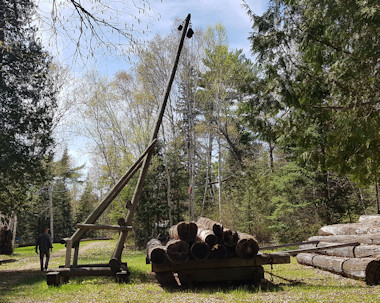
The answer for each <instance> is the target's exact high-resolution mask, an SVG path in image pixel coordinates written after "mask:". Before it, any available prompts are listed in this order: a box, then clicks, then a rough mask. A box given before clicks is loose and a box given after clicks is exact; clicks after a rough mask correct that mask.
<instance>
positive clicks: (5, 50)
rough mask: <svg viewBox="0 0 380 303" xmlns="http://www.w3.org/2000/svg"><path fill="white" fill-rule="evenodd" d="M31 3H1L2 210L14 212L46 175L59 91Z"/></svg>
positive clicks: (0, 127)
mask: <svg viewBox="0 0 380 303" xmlns="http://www.w3.org/2000/svg"><path fill="white" fill-rule="evenodd" d="M33 12H34V5H33V2H32V1H6V0H3V1H0V100H1V107H0V141H1V145H0V195H1V198H0V203H1V204H0V205H1V206H2V207H1V211H2V212H3V213H5V214H7V213H9V212H10V211H11V210H12V208H13V209H14V208H16V207H17V205H19V204H20V203H22V201H23V200H24V199H25V197H24V198H22V197H23V196H24V195H25V194H26V192H27V190H28V189H29V188H30V186H31V185H35V184H37V183H39V182H42V181H43V179H44V178H45V176H46V167H45V164H44V163H45V161H48V158H49V156H50V155H51V151H52V149H51V148H52V144H53V138H52V123H53V122H52V121H53V115H54V109H55V108H56V92H55V89H54V85H53V82H52V79H51V78H50V77H49V67H50V65H51V58H50V56H49V55H48V53H46V52H45V51H44V49H43V47H42V46H41V43H40V42H39V41H38V40H37V39H36V28H35V27H33V26H32V25H31V24H32V16H33Z"/></svg>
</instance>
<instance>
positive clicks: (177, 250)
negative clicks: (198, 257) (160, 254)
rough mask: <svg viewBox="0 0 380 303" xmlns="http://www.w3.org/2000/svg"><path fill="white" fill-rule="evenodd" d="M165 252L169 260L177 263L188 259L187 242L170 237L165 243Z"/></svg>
mask: <svg viewBox="0 0 380 303" xmlns="http://www.w3.org/2000/svg"><path fill="white" fill-rule="evenodd" d="M166 253H167V257H168V259H169V261H170V262H172V263H175V264H178V263H184V262H187V261H188V260H189V244H187V242H185V241H182V240H177V239H172V240H170V241H169V242H168V243H167V244H166Z"/></svg>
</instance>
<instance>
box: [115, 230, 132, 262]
mask: <svg viewBox="0 0 380 303" xmlns="http://www.w3.org/2000/svg"><path fill="white" fill-rule="evenodd" d="M127 235H128V232H127V231H122V232H121V233H120V235H119V240H118V242H117V246H116V249H115V251H114V253H113V255H112V259H117V260H119V261H120V262H121V254H122V253H123V249H124V243H125V240H126V239H127Z"/></svg>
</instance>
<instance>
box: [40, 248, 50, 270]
mask: <svg viewBox="0 0 380 303" xmlns="http://www.w3.org/2000/svg"><path fill="white" fill-rule="evenodd" d="M44 256H46V259H45V269H47V268H48V265H49V259H50V251H40V264H41V271H43V270H44Z"/></svg>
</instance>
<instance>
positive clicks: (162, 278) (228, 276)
mask: <svg viewBox="0 0 380 303" xmlns="http://www.w3.org/2000/svg"><path fill="white" fill-rule="evenodd" d="M156 278H157V280H158V282H160V283H161V284H178V285H179V286H181V285H182V284H188V283H193V282H220V281H245V282H250V283H258V282H260V281H261V280H262V279H264V269H263V267H262V266H246V267H226V268H223V267H220V268H207V269H197V268H196V269H188V270H181V271H178V272H175V273H174V274H173V273H172V272H157V273H156Z"/></svg>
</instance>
